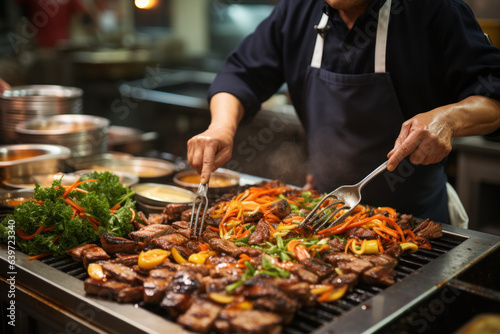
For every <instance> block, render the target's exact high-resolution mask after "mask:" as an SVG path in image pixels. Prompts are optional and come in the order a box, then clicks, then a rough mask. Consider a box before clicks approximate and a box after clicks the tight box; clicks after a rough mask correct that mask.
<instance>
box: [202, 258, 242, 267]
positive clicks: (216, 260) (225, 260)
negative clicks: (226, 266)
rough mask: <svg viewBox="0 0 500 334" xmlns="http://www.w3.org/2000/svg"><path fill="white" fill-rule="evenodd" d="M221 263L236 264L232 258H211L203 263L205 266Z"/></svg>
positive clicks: (236, 261)
mask: <svg viewBox="0 0 500 334" xmlns="http://www.w3.org/2000/svg"><path fill="white" fill-rule="evenodd" d="M221 263H238V260H236V259H235V258H234V257H232V256H211V257H209V258H208V259H207V261H205V264H207V265H213V266H216V265H218V264H221Z"/></svg>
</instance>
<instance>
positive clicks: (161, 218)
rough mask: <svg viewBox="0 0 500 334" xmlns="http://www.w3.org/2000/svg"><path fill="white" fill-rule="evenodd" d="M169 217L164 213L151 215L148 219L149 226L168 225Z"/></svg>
mask: <svg viewBox="0 0 500 334" xmlns="http://www.w3.org/2000/svg"><path fill="white" fill-rule="evenodd" d="M168 218H169V216H168V215H166V214H164V213H151V214H150V215H149V217H148V224H149V225H153V224H166V223H167V222H168Z"/></svg>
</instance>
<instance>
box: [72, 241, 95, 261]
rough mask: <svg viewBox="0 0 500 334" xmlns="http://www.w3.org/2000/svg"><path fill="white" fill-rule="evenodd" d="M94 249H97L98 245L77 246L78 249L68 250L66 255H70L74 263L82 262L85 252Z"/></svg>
mask: <svg viewBox="0 0 500 334" xmlns="http://www.w3.org/2000/svg"><path fill="white" fill-rule="evenodd" d="M92 247H97V245H94V244H86V245H81V246H77V247H74V248H71V249H69V250H67V251H66V254H68V255H70V256H71V258H72V259H73V261H77V262H80V261H83V259H82V252H83V250H85V249H87V248H92Z"/></svg>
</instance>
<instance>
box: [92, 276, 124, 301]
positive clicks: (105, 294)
mask: <svg viewBox="0 0 500 334" xmlns="http://www.w3.org/2000/svg"><path fill="white" fill-rule="evenodd" d="M83 287H84V289H85V292H86V293H88V294H89V295H96V296H99V297H101V298H104V299H106V300H114V299H116V296H118V293H119V292H120V291H121V290H123V289H125V288H129V287H130V285H128V284H127V283H123V282H118V281H113V280H110V279H106V280H97V279H93V278H87V279H86V280H85V281H84V283H83Z"/></svg>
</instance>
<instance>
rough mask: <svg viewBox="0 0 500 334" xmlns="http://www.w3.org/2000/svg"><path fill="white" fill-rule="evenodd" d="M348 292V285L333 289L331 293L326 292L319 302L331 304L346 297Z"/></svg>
mask: <svg viewBox="0 0 500 334" xmlns="http://www.w3.org/2000/svg"><path fill="white" fill-rule="evenodd" d="M346 291H347V285H343V286H342V287H340V288H337V289H332V290H330V291H327V292H324V293H323V294H322V295H321V296H320V297H319V298H318V302H320V303H331V302H334V301H336V300H338V299H340V298H342V297H344V295H345V293H346Z"/></svg>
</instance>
